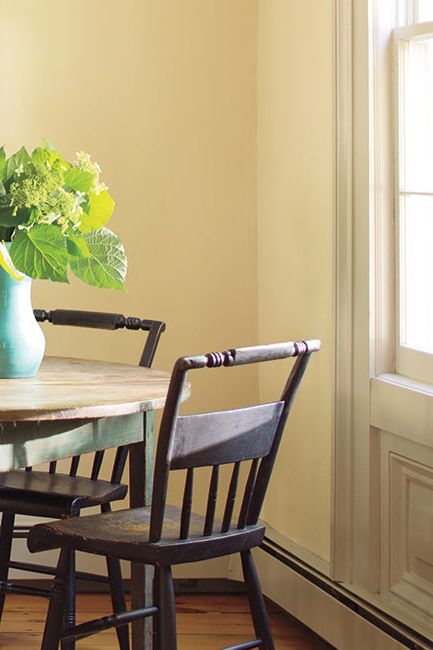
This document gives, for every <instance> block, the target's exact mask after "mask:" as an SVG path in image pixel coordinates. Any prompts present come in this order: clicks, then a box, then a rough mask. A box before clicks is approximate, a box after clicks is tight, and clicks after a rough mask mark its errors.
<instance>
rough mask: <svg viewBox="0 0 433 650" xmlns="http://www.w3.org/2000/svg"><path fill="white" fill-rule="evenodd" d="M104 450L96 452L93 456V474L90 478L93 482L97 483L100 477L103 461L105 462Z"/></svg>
mask: <svg viewBox="0 0 433 650" xmlns="http://www.w3.org/2000/svg"><path fill="white" fill-rule="evenodd" d="M104 456H105V453H104V450H103V449H101V450H100V451H96V452H95V454H94V456H93V465H92V472H91V474H90V478H91V479H92V481H97V480H98V477H99V472H100V471H101V467H102V461H103V460H104Z"/></svg>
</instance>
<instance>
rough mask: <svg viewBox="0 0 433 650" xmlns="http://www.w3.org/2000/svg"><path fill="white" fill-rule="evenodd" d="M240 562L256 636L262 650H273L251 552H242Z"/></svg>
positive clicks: (266, 615)
mask: <svg viewBox="0 0 433 650" xmlns="http://www.w3.org/2000/svg"><path fill="white" fill-rule="evenodd" d="M241 560H242V570H243V574H244V579H245V585H246V588H247V595H248V600H249V603H250V609H251V615H252V618H253V624H254V629H255V632H256V636H257V638H258V639H260V640H261V641H263V648H264V650H275V646H274V642H273V640H272V635H271V629H270V627H269V620H268V614H267V612H266V606H265V601H264V598H263V593H262V588H261V586H260V581H259V577H258V575H257V571H256V567H255V564H254V560H253V556H252V553H251V551H242V552H241Z"/></svg>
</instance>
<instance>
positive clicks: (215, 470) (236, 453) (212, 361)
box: [28, 340, 320, 650]
mask: <svg viewBox="0 0 433 650" xmlns="http://www.w3.org/2000/svg"><path fill="white" fill-rule="evenodd" d="M319 347H320V342H319V341H317V340H310V341H300V342H289V343H279V344H274V345H268V346H256V347H250V348H238V349H233V350H229V351H226V352H222V353H212V354H207V355H203V356H190V357H182V358H180V359H178V361H177V362H176V364H175V366H174V369H173V373H172V377H171V382H170V388H169V393H168V397H167V401H166V405H165V409H164V413H163V417H162V422H161V427H160V433H159V439H158V446H157V454H156V463H155V471H154V486H153V498H152V505H151V507H144V508H135V509H130V510H122V511H117V512H112V513H108V514H101V515H90V516H86V517H80V518H79V519H69V520H67V521H57V522H51V523H47V524H38V525H36V526H34V527H33V528H32V529H31V531H30V535H29V538H28V546H29V549H30V550H31V551H40V550H47V549H53V548H58V547H60V548H61V549H62V550H61V553H60V560H59V565H58V572H57V576H56V579H55V585H54V588H53V592H52V596H51V601H50V606H49V611H48V615H47V621H46V625H45V632H44V637H43V642H42V650H57V648H58V643H59V640H60V639H67V638H83V637H85V636H89V635H91V634H94V633H95V632H99V631H101V630H103V629H107V628H110V627H117V626H121V625H124V624H125V623H129V622H131V621H133V620H135V619H138V618H143V617H147V616H155V617H156V621H155V624H154V644H153V647H154V648H155V649H158V650H175V649H176V618H175V601H174V591H173V581H172V575H171V566H172V565H174V564H180V563H185V562H195V561H199V560H205V559H209V558H213V557H218V556H223V555H228V554H231V553H240V555H241V560H242V567H243V573H244V578H245V584H246V590H247V594H248V598H249V603H250V608H251V613H252V619H253V624H254V629H255V635H256V638H255V639H254V640H252V641H248V642H244V643H240V644H237V645H235V646H232V647H231V648H230V650H247V648H258V647H260V648H264V649H265V650H273V648H274V645H273V641H272V636H271V632H270V628H269V624H268V619H267V614H266V609H265V604H264V599H263V595H262V591H261V588H260V583H259V579H258V576H257V573H256V570H255V566H254V563H253V558H252V555H251V549H252V548H253V547H256V546H259V545H260V544H261V542H262V540H263V537H264V533H265V526H264V525H262V524H261V523H260V522H259V521H258V518H259V514H260V509H261V506H262V503H263V500H264V497H265V492H266V488H267V486H268V483H269V479H270V476H271V472H272V468H273V465H274V462H275V458H276V454H277V450H278V446H279V444H280V440H281V436H282V434H283V429H284V426H285V422H286V419H287V416H288V414H289V411H290V407H291V405H292V402H293V398H294V396H295V392H296V389H297V388H298V386H299V382H300V380H301V378H302V375H303V373H304V370H305V368H306V365H307V362H308V360H309V358H310V354H311V353H312V352H314V351H316V350H318V349H319ZM287 357H296V361H295V362H294V364H293V366H292V369H291V372H290V374H289V377H288V380H287V383H286V385H285V387H284V390H283V393H282V396H281V398H280V399H278V400H277V401H275V402H271V403H267V404H259V405H254V406H248V407H243V408H238V409H235V410H229V411H218V412H214V413H198V414H193V415H184V416H181V415H179V412H178V411H179V403H180V396H181V394H182V389H183V387H184V383H185V379H186V375H187V372H188V371H189V370H193V369H196V368H205V367H206V368H214V367H217V366H237V365H240V364H249V363H256V362H262V361H270V360H273V359H284V358H287ZM220 372H222V373H223V376H222V377H221V379H222V380H224V372H225V371H224V370H222V371H220ZM243 463H246V464H247V466H249V468H248V467H247V473H246V474H244V472H243V471H241V465H242V464H243ZM221 465H229V466H232V470H231V479H230V480H229V486H228V491H227V494H226V495H225V494H224V495H223V496H224V498H223V502H222V505H223V506H224V508H223V516H222V520H216V519H215V512H216V503H217V499H218V483H219V469H220V466H221ZM203 467H209V471H210V484H209V493H208V500H207V509H206V513H205V515H204V516H201V515H198V514H195V513H194V512H192V495H193V482H194V481H193V479H194V472H195V469H196V468H203ZM172 470H186V480H185V489H184V494H183V502H182V506H181V507H176V506H169V505H166V494H167V486H168V481H169V475H170V474H171V471H172ZM199 471H202V470H199ZM221 483H222V482H221ZM241 486H242V488H243V489H240V488H241ZM238 487H239V489H238ZM237 496H239V500H240V504H239V507H235V502H236V501H237ZM234 513H237V515H236V517H234ZM75 550H80V551H85V552H88V553H95V554H100V555H101V554H102V555H105V554H108V555H110V556H112V557H117V558H123V559H126V560H131V561H133V562H142V563H144V564H150V565H154V567H155V573H154V599H153V604H152V605H150V606H148V607H145V608H142V609H139V610H133V611H125V612H123V613H120V614H119V613H114V614H113V615H111V616H108V617H105V618H102V619H98V620H96V621H89V622H86V623H82V624H80V625H77V626H75V627H74V628H73V629H71V628H69V629H68V628H64V626H63V624H62V620H63V611H64V603H65V595H66V587H67V580H68V572H69V567H70V563H71V558H72V556H73V552H74V551H75Z"/></svg>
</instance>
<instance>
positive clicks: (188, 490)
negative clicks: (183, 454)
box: [179, 468, 194, 539]
mask: <svg viewBox="0 0 433 650" xmlns="http://www.w3.org/2000/svg"><path fill="white" fill-rule="evenodd" d="M193 486H194V470H193V469H192V468H190V469H188V471H187V473H186V479H185V488H184V491H183V499H182V513H181V517H180V535H179V537H180V539H187V537H188V535H189V525H190V521H191V509H192V493H193Z"/></svg>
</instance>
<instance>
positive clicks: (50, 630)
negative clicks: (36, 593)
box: [41, 549, 73, 650]
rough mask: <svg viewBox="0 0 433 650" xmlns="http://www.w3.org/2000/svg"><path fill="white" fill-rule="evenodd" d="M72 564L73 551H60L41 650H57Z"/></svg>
mask: <svg viewBox="0 0 433 650" xmlns="http://www.w3.org/2000/svg"><path fill="white" fill-rule="evenodd" d="M72 563H73V551H70V550H68V549H62V550H61V552H60V557H59V563H58V565H57V572H56V577H55V580H54V585H53V589H52V592H51V598H50V604H49V607H48V614H47V618H46V621H45V629H44V636H43V639H42V646H41V650H58V647H59V641H60V634H61V632H62V628H63V612H64V607H65V603H66V596H67V594H66V590H67V587H68V580H69V576H70V565H71V564H72Z"/></svg>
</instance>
